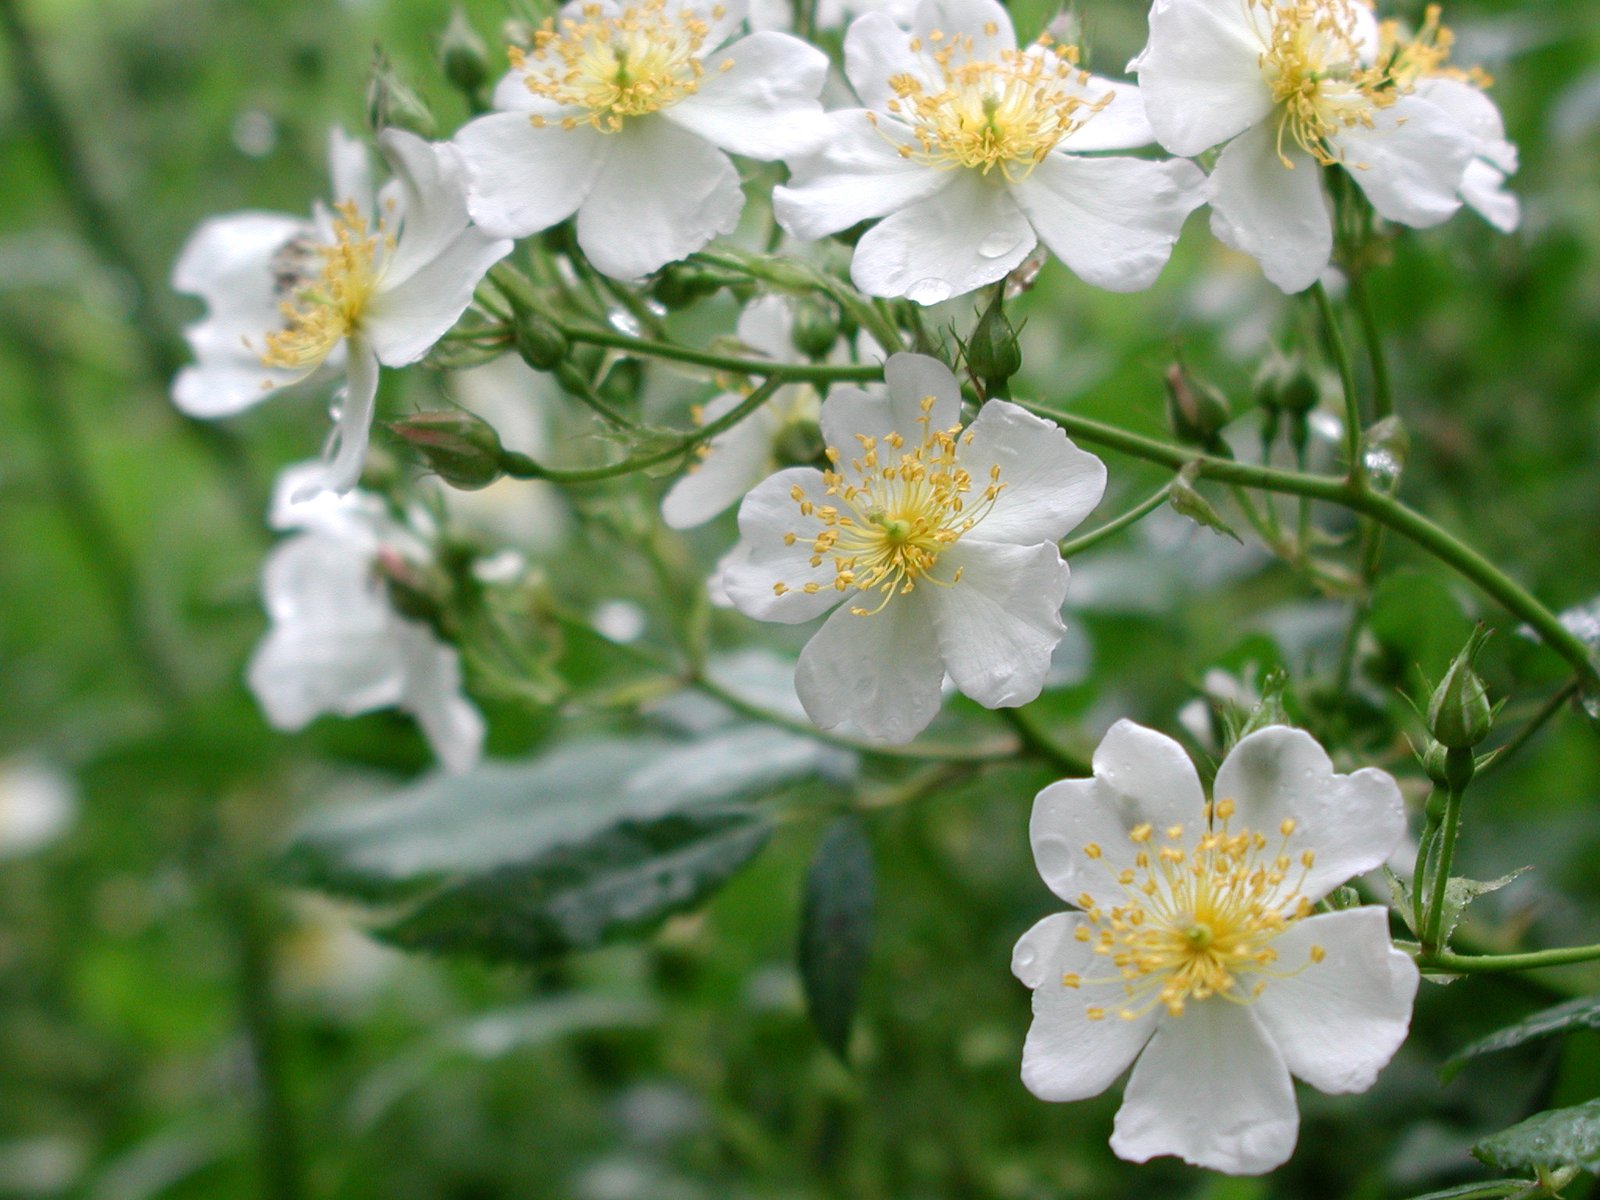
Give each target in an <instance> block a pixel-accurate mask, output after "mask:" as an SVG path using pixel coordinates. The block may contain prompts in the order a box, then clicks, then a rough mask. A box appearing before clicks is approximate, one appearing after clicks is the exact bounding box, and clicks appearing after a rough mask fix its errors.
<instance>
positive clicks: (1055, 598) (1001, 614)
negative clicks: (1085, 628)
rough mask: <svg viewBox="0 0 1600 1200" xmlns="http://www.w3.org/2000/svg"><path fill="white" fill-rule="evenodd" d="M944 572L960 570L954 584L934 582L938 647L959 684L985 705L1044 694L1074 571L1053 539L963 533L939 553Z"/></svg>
mask: <svg viewBox="0 0 1600 1200" xmlns="http://www.w3.org/2000/svg"><path fill="white" fill-rule="evenodd" d="M938 570H939V573H940V576H941V577H942V578H945V579H949V578H951V577H952V576H951V575H946V574H945V572H946V571H949V572H952V573H953V572H955V571H960V572H961V581H960V582H959V583H957V584H955V585H954V586H953V587H934V588H932V589H931V590H930V591H929V593H928V596H927V599H926V605H927V607H928V608H929V609H931V610H932V612H933V631H934V634H935V636H937V638H938V639H939V653H940V655H941V656H942V657H943V658H944V662H945V669H946V670H948V671H949V672H950V678H952V679H954V680H955V683H956V687H958V688H960V689H961V691H962V693H963V694H965V695H967V696H970V697H971V698H972V699H974V700H976V701H977V702H978V703H979V704H981V705H983V706H984V707H985V708H1010V707H1014V706H1015V705H1018V704H1026V703H1028V702H1029V701H1030V700H1034V699H1036V698H1037V697H1038V695H1039V692H1040V690H1041V689H1042V688H1043V687H1044V677H1045V674H1046V672H1048V671H1049V669H1050V655H1051V653H1052V652H1053V651H1054V650H1055V648H1056V643H1057V642H1059V641H1060V640H1061V635H1062V634H1063V633H1065V632H1066V626H1065V625H1063V624H1062V622H1061V604H1062V602H1063V601H1064V600H1065V599H1066V598H1067V582H1068V578H1069V572H1068V570H1067V564H1066V563H1064V562H1062V561H1061V553H1060V551H1058V550H1057V549H1056V547H1055V544H1054V543H1053V542H1046V543H1042V544H1040V545H1036V546H1008V545H1005V544H1002V543H991V542H977V541H972V540H970V539H963V540H962V541H959V542H957V543H956V544H955V545H954V546H951V547H950V548H949V549H948V550H946V551H945V552H944V553H943V554H941V555H940V556H939V562H938Z"/></svg>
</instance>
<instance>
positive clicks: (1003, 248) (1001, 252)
mask: <svg viewBox="0 0 1600 1200" xmlns="http://www.w3.org/2000/svg"><path fill="white" fill-rule="evenodd" d="M1021 241H1022V239H1021V238H1019V237H1018V236H1017V235H1016V234H1015V233H1013V232H1010V231H1007V230H1004V229H1001V230H997V231H996V232H994V233H991V234H989V235H988V236H987V237H985V238H984V239H983V240H982V241H981V242H979V243H978V253H979V254H980V255H982V256H983V257H984V258H1004V257H1005V256H1006V255H1007V254H1010V253H1012V251H1014V250H1015V249H1016V248H1017V244H1018V243H1019V242H1021Z"/></svg>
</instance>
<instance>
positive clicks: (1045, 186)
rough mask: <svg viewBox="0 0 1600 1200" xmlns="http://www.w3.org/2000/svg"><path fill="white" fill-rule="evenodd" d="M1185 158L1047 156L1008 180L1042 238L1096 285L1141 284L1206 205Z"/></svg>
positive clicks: (1200, 179)
mask: <svg viewBox="0 0 1600 1200" xmlns="http://www.w3.org/2000/svg"><path fill="white" fill-rule="evenodd" d="M1204 183H1205V176H1204V175H1203V174H1202V173H1201V171H1200V168H1199V167H1197V166H1195V165H1194V164H1193V163H1191V162H1183V161H1181V160H1177V159H1170V160H1167V161H1165V162H1151V161H1149V160H1147V159H1142V158H1079V157H1077V156H1075V155H1071V154H1048V155H1046V156H1045V159H1044V161H1043V162H1041V163H1040V164H1039V165H1038V166H1037V167H1035V168H1034V170H1033V173H1032V174H1031V175H1029V176H1028V177H1027V178H1026V179H1024V180H1021V181H1020V182H1018V183H1016V184H1013V185H1012V191H1013V193H1014V194H1015V196H1016V198H1017V202H1018V203H1019V204H1020V205H1021V206H1022V209H1023V211H1024V212H1026V213H1027V214H1028V219H1029V220H1030V221H1032V222H1033V227H1034V229H1035V230H1037V231H1038V234H1039V237H1040V239H1041V240H1042V241H1043V242H1044V244H1045V245H1046V246H1048V247H1050V249H1051V251H1052V252H1053V253H1054V254H1055V255H1056V257H1058V258H1059V259H1061V261H1062V262H1064V263H1066V264H1067V266H1068V267H1070V268H1072V270H1073V272H1074V273H1075V274H1077V275H1078V276H1079V277H1080V278H1082V279H1084V280H1085V281H1086V282H1088V283H1092V284H1094V285H1095V286H1096V287H1103V288H1106V289H1108V290H1110V291H1113V292H1132V291H1138V290H1140V289H1141V288H1147V287H1149V286H1150V285H1151V284H1152V283H1154V282H1155V281H1156V276H1157V275H1159V274H1161V268H1162V267H1164V266H1166V265H1167V259H1168V258H1170V257H1171V255H1172V247H1173V244H1174V243H1175V242H1176V241H1177V240H1178V233H1179V231H1180V230H1182V229H1183V222H1184V219H1185V218H1186V217H1188V215H1189V214H1190V213H1191V212H1193V211H1194V210H1195V209H1196V208H1198V207H1199V206H1200V205H1201V203H1203V202H1204V199H1205V193H1204V191H1203V190H1202V189H1203V185H1204Z"/></svg>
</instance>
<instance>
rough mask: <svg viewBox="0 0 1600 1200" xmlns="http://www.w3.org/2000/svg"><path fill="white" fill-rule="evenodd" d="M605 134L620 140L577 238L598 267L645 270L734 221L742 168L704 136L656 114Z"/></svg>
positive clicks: (625, 273) (621, 275)
mask: <svg viewBox="0 0 1600 1200" xmlns="http://www.w3.org/2000/svg"><path fill="white" fill-rule="evenodd" d="M608 136H609V138H610V140H612V141H614V142H616V143H617V146H616V148H615V149H614V150H613V151H612V152H611V156H610V157H609V158H608V159H607V160H606V164H605V166H604V167H603V168H602V169H601V172H600V176H599V178H598V179H596V180H595V182H594V188H593V190H592V191H590V193H589V195H588V196H587V197H586V198H585V199H584V201H583V205H582V207H580V208H579V209H578V244H579V245H580V246H582V247H583V252H584V253H585V254H587V255H588V256H589V261H590V262H592V263H593V264H594V265H595V267H596V269H598V270H599V271H600V272H601V273H602V274H605V275H609V276H611V277H612V278H613V279H636V278H638V277H639V276H641V275H648V274H649V273H650V272H651V271H654V270H656V269H657V268H658V267H662V266H665V265H666V264H667V263H669V262H676V261H677V260H678V259H680V258H686V257H687V256H688V255H690V254H693V253H694V252H695V251H696V250H700V249H702V248H704V247H705V245H706V243H708V242H710V241H711V239H712V238H714V237H716V236H717V235H718V234H719V233H730V232H732V230H733V227H734V226H735V225H737V224H738V223H739V213H740V212H741V211H742V210H743V208H744V192H743V191H741V190H740V188H739V173H738V172H737V171H735V170H734V169H733V163H732V162H730V161H729V159H728V156H727V155H726V154H724V153H723V152H722V151H721V150H718V149H717V148H716V147H715V146H713V145H711V144H710V143H709V142H707V141H705V140H704V139H702V138H698V137H696V136H695V135H694V134H692V133H689V132H687V131H686V130H683V129H680V128H678V127H677V126H676V125H673V124H672V123H671V122H669V121H665V120H663V119H661V118H660V117H643V118H641V119H639V120H637V121H629V122H628V123H627V124H626V125H624V126H623V128H622V130H621V131H620V132H618V133H613V134H610V135H608Z"/></svg>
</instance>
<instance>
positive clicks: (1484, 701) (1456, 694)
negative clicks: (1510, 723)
mask: <svg viewBox="0 0 1600 1200" xmlns="http://www.w3.org/2000/svg"><path fill="white" fill-rule="evenodd" d="M1488 636H1489V633H1488V630H1486V629H1485V628H1484V627H1483V626H1482V625H1480V626H1478V628H1477V629H1475V630H1474V631H1473V633H1472V636H1471V637H1470V638H1468V639H1467V644H1466V646H1464V647H1463V648H1462V650H1461V653H1459V654H1457V655H1456V656H1455V659H1454V661H1452V662H1451V664H1450V668H1449V670H1447V671H1446V672H1445V673H1444V678H1443V679H1441V680H1440V681H1439V686H1438V687H1436V688H1434V689H1433V696H1432V698H1431V699H1430V700H1429V701H1428V729H1429V731H1430V732H1431V733H1432V734H1433V736H1434V738H1435V739H1437V740H1438V742H1439V743H1440V744H1441V745H1442V746H1444V747H1446V748H1447V749H1450V750H1470V749H1472V747H1474V746H1476V745H1477V744H1478V743H1479V742H1481V741H1483V740H1484V738H1486V737H1488V736H1489V731H1490V730H1491V729H1493V728H1494V706H1493V705H1491V704H1490V703H1489V693H1488V691H1487V689H1485V687H1484V686H1483V680H1482V679H1479V678H1478V675H1477V672H1475V671H1474V670H1473V669H1472V662H1473V660H1474V659H1475V658H1477V657H1478V651H1479V650H1481V649H1482V648H1483V643H1484V642H1485V640H1487V638H1488ZM1468 757H1469V759H1470V757H1471V756H1470V755H1469V756H1468Z"/></svg>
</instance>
